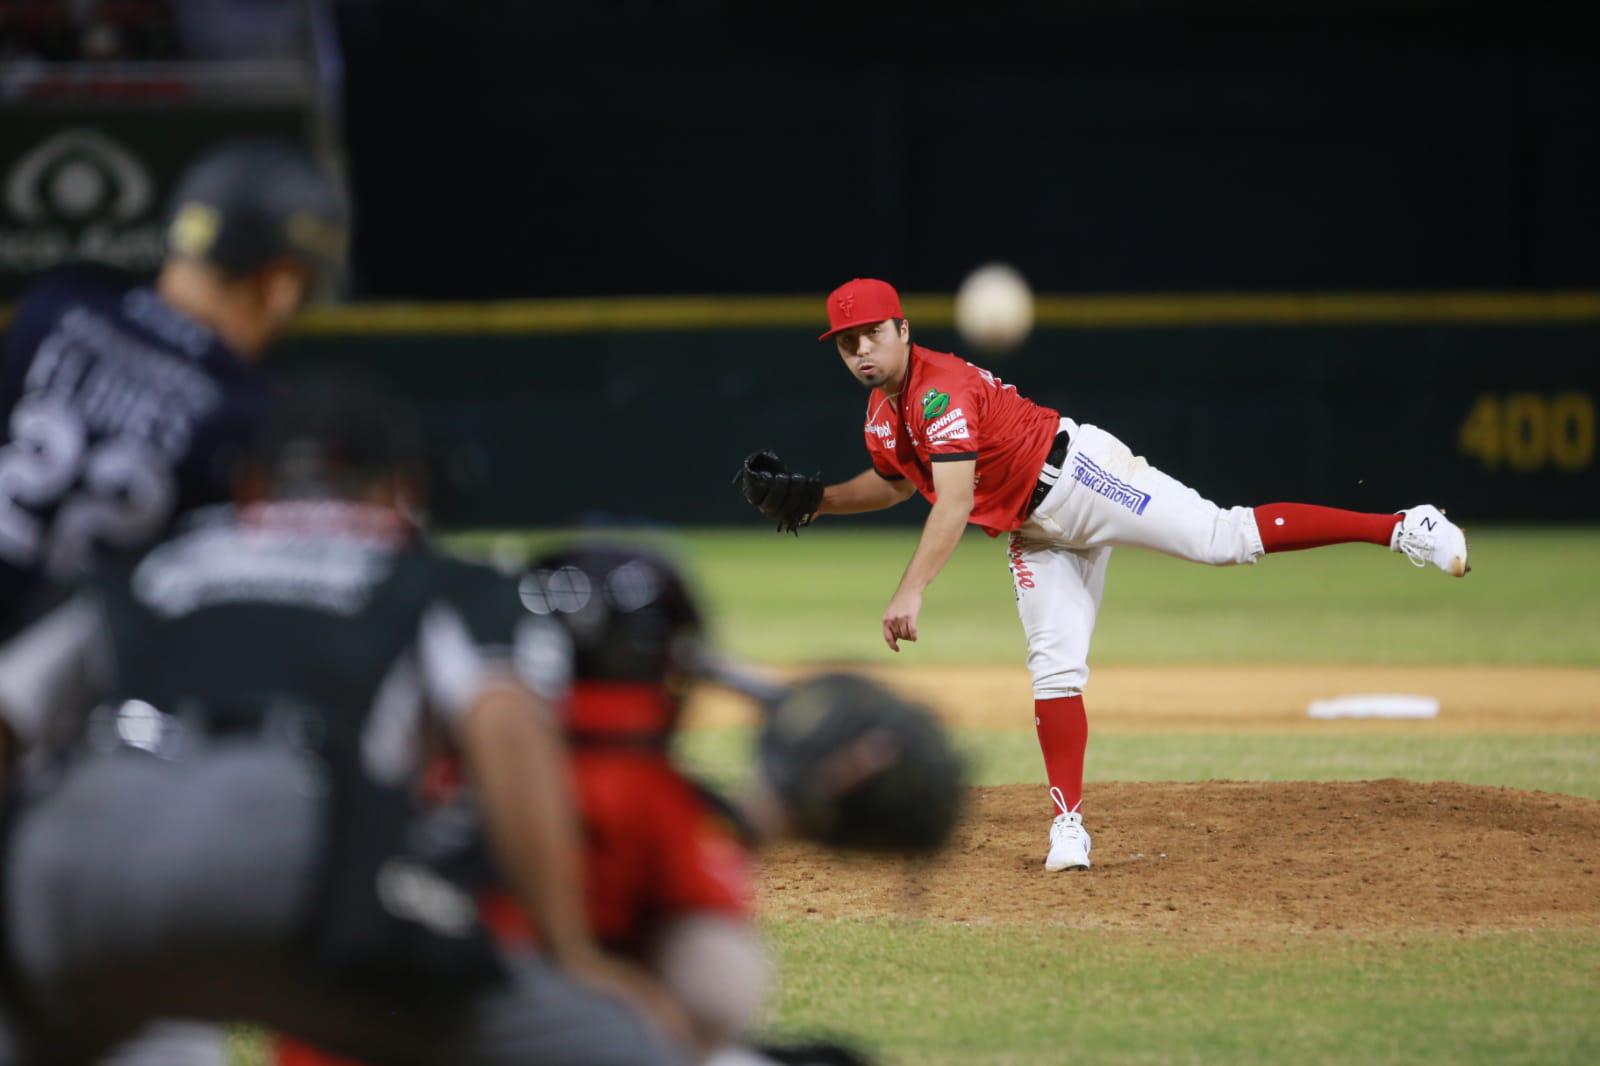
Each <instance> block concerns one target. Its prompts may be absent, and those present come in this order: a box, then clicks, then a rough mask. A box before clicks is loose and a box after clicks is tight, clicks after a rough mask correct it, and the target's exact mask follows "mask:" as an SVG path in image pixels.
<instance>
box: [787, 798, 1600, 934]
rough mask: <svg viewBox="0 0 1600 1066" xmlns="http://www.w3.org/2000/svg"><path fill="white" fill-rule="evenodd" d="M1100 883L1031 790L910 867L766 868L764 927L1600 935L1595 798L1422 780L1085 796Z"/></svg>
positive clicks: (971, 818)
mask: <svg viewBox="0 0 1600 1066" xmlns="http://www.w3.org/2000/svg"><path fill="white" fill-rule="evenodd" d="M1084 809H1085V811H1086V812H1087V814H1086V822H1085V824H1086V825H1087V826H1088V827H1089V828H1090V829H1091V831H1092V833H1093V838H1094V850H1093V859H1094V868H1093V869H1091V870H1088V871H1075V872H1071V873H1056V874H1047V873H1045V872H1044V870H1043V868H1042V863H1043V860H1044V854H1045V850H1046V845H1047V840H1046V835H1047V831H1048V829H1049V824H1050V817H1049V816H1050V812H1049V810H1048V808H1047V801H1046V799H1045V798H1044V793H1043V790H1041V789H1039V788H1038V787H1036V786H1031V785H1006V786H1002V787H998V788H980V789H974V790H973V792H972V798H971V803H970V804H969V807H968V811H967V817H966V819H965V822H964V824H963V826H962V827H961V829H960V830H959V832H958V835H957V838H956V840H955V842H954V845H953V846H952V847H951V848H950V849H949V850H948V851H947V852H946V853H945V854H944V855H942V856H940V857H939V858H937V859H933V860H928V861H922V862H911V863H908V862H906V861H903V860H892V859H883V858H869V857H862V856H841V855H838V854H836V853H826V852H822V851H819V850H817V849H815V848H810V847H805V846H801V845H786V846H783V847H779V848H775V849H773V850H772V851H771V852H769V853H768V854H767V856H766V858H765V860H764V866H763V870H762V874H761V879H760V885H759V889H758V895H759V907H760V913H761V914H762V915H763V916H766V917H770V918H778V919H800V920H808V919H815V920H831V919H842V918H889V919H916V920H929V921H938V922H951V923H967V924H984V923H988V924H1011V923H1019V924H1020V923H1028V924H1045V925H1054V926H1062V927H1071V928H1093V929H1121V930H1130V931H1140V932H1143V931H1148V932H1163V933H1168V932H1171V933H1190V934H1198V935H1202V936H1204V935H1215V936H1221V937H1226V938H1227V939H1228V940H1229V941H1231V942H1238V941H1240V940H1250V939H1254V940H1260V939H1262V938H1270V937H1279V936H1282V935H1285V934H1301V933H1319V932H1331V933H1335V934H1341V935H1352V934H1354V935H1361V934H1380V935H1381V934H1388V933H1410V932H1420V931H1424V930H1431V931H1435V932H1441V933H1444V934H1447V935H1454V934H1461V935H1466V934H1472V933H1480V932H1489V931H1496V930H1511V929H1576V928H1583V929H1600V874H1597V872H1596V871H1597V870H1600V801H1596V800H1585V799H1575V798H1572V797H1570V796H1558V795H1554V794H1551V793H1543V792H1520V791H1516V790H1513V789H1503V788H1489V787H1484V786H1475V785H1460V784H1455V783H1452V782H1437V783H1431V784H1419V783H1416V782H1411V781H1397V780H1384V781H1346V782H1298V781H1297V782H1272V783H1263V782H1237V781H1206V782H1182V783H1165V782H1163V783H1120V782H1112V783H1105V784H1091V785H1090V786H1089V787H1088V788H1087V789H1086V790H1085V795H1084Z"/></svg>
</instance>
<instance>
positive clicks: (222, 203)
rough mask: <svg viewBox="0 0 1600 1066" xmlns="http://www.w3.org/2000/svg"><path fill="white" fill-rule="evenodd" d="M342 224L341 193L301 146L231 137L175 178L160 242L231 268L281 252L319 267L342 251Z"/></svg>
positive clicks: (247, 268)
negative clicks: (301, 149) (231, 138)
mask: <svg viewBox="0 0 1600 1066" xmlns="http://www.w3.org/2000/svg"><path fill="white" fill-rule="evenodd" d="M348 228H349V222H348V216H347V213H346V210H345V205H344V201H343V199H342V197H341V196H340V195H339V193H338V191H337V190H336V189H335V188H334V186H333V184H332V183H331V182H329V181H328V179H327V178H326V177H325V176H324V175H323V174H322V172H321V171H320V170H319V169H318V168H317V166H316V164H315V163H313V162H312V161H311V159H310V158H309V157H308V156H306V154H305V153H304V152H301V151H299V150H298V149H295V148H292V147H290V146H289V145H286V144H280V143H277V142H274V141H232V142H229V143H227V144H224V145H222V146H221V147H219V148H216V149H214V150H212V151H211V152H209V153H207V154H206V155H204V156H202V157H201V158H200V159H199V160H197V161H196V162H195V163H193V164H192V165H191V166H190V167H189V169H188V170H187V171H186V172H185V173H184V175H183V177H182V179H181V180H180V181H179V182H178V190H177V192H176V193H175V194H174V195H173V198H172V210H171V215H170V220H169V222H168V225H167V250H168V252H169V253H171V254H173V255H182V256H188V257H190V258H194V259H201V260H204V261H206V262H209V263H212V264H214V265H216V266H217V267H219V268H220V269H222V270H223V271H224V272H226V273H228V274H232V275H240V274H248V273H250V272H251V271H254V270H256V269H259V268H260V267H262V266H264V265H265V264H266V263H267V262H269V261H270V260H273V259H278V258H284V257H287V258H290V259H296V260H299V261H300V262H302V263H304V264H305V265H306V266H308V267H310V268H312V269H313V270H321V269H324V268H327V267H329V266H332V265H335V264H337V263H338V262H339V261H340V260H341V259H342V258H343V255H344V248H345V241H346V234H347V230H348Z"/></svg>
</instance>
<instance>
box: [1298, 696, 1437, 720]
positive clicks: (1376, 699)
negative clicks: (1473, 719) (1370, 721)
mask: <svg viewBox="0 0 1600 1066" xmlns="http://www.w3.org/2000/svg"><path fill="white" fill-rule="evenodd" d="M1306 713H1307V714H1309V715H1311V717H1313V718H1437V717H1439V701H1438V699H1437V698H1435V697H1433V696H1405V695H1397V694H1382V693H1379V694H1372V695H1357V696H1339V697H1338V698H1336V699H1331V700H1313V701H1312V702H1311V706H1310V707H1309V708H1307V711H1306Z"/></svg>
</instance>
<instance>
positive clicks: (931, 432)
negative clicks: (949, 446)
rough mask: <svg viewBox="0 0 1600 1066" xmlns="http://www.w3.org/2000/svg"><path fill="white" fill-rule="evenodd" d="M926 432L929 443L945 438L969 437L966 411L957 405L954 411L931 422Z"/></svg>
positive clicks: (961, 438)
mask: <svg viewBox="0 0 1600 1066" xmlns="http://www.w3.org/2000/svg"><path fill="white" fill-rule="evenodd" d="M926 432H927V434H928V443H929V444H934V443H937V442H938V441H944V440H966V439H967V438H968V433H967V415H966V412H965V411H963V410H962V409H961V408H959V407H957V408H956V409H955V410H954V411H951V412H949V413H948V414H945V415H943V416H941V417H939V418H936V419H934V420H933V421H932V422H929V423H928V428H927V431H926Z"/></svg>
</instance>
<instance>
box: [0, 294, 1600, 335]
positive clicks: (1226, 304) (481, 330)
mask: <svg viewBox="0 0 1600 1066" xmlns="http://www.w3.org/2000/svg"><path fill="white" fill-rule="evenodd" d="M904 304H905V310H906V316H907V317H908V318H910V319H911V320H912V321H913V323H915V324H919V325H924V326H936V327H938V326H949V325H950V324H951V321H952V314H951V306H952V301H951V298H950V297H949V296H942V295H928V294H923V295H908V296H906V297H905V299H904ZM1036 313H1037V320H1038V324H1039V325H1040V326H1043V327H1048V328H1058V329H1093V328H1102V329H1103V328H1162V327H1165V328H1182V327H1206V326H1328V325H1346V326H1355V325H1427V324H1434V323H1453V324H1464V325H1472V324H1477V325H1494V324H1516V323H1540V322H1549V323H1563V322H1565V323H1570V322H1600V291H1589V290H1581V291H1570V292H1538V293H1514V292H1419V293H1197V294H1190V295H1181V296H1149V295H1114V296H1059V295H1058V296H1041V297H1039V298H1038V301H1037V305H1036ZM9 318H10V309H9V308H0V325H3V324H4V323H5V321H6V320H8V319H9ZM823 328H824V324H823V309H822V298H821V297H820V296H621V297H614V298H613V297H593V298H579V299H559V300H557V299H551V300H505V301H493V300H486V301H474V302H459V303H444V302H438V303H353V304H345V305H342V306H334V307H319V308H313V309H312V310H310V311H309V312H307V313H306V314H305V315H304V316H303V317H302V318H301V319H300V320H299V322H298V323H297V325H296V327H295V332H297V333H300V334H306V335H311V336H341V335H365V334H416V333H439V334H496V333H505V334H563V333H568V334H570V333H605V332H622V333H630V332H647V331H654V330H720V329H795V330H811V331H815V332H817V333H820V332H822V330H823Z"/></svg>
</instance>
